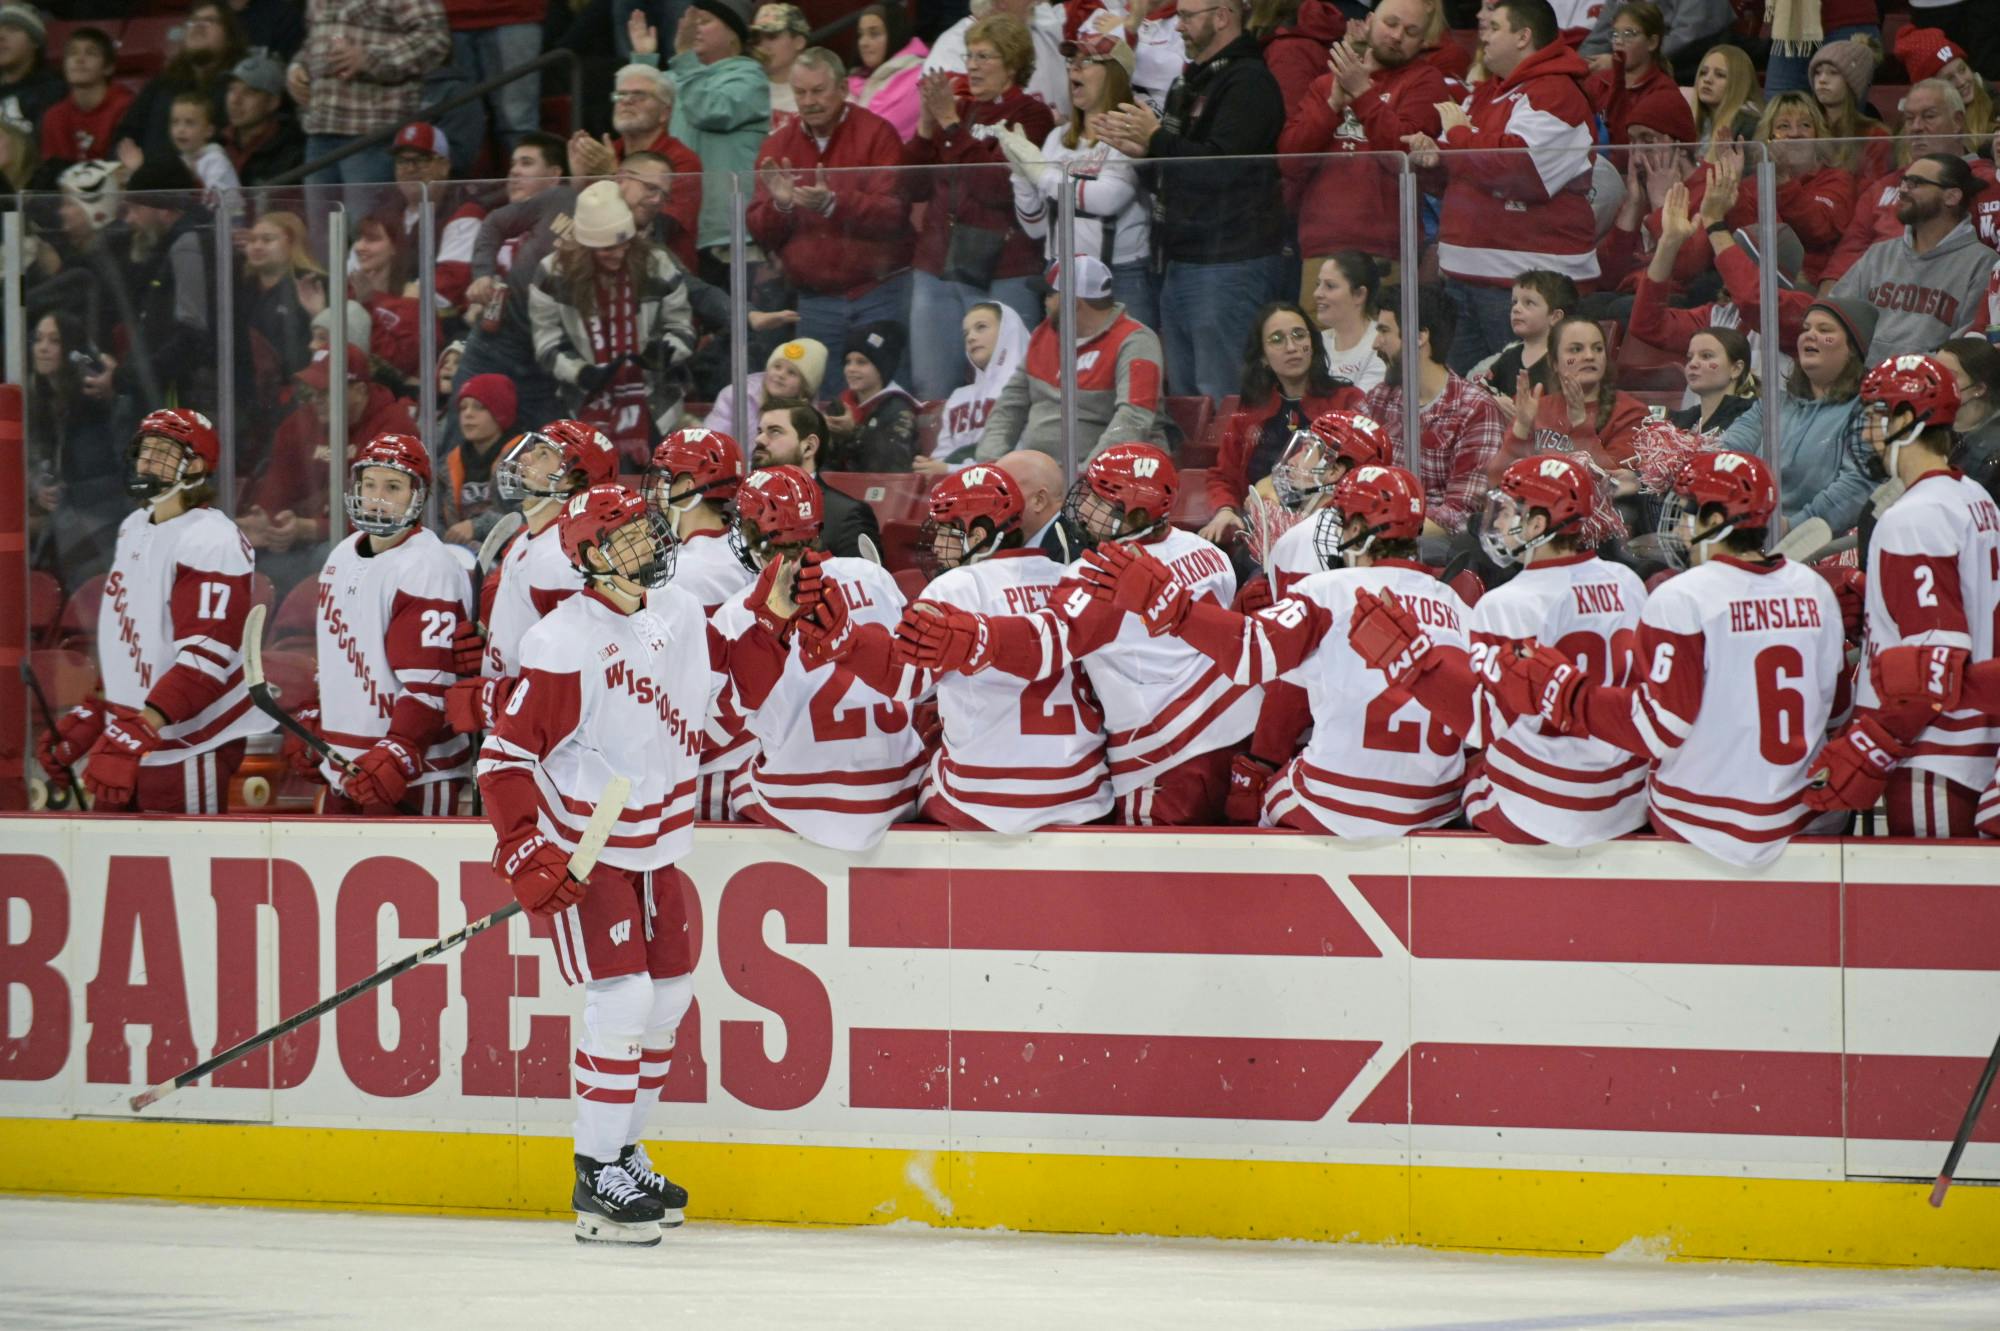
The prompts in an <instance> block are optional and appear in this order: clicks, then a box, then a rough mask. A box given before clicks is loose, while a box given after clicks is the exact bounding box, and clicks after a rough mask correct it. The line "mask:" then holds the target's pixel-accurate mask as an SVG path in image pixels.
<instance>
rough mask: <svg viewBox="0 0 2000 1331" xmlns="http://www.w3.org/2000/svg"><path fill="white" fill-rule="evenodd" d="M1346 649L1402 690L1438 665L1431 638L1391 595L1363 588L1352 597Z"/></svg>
mask: <svg viewBox="0 0 2000 1331" xmlns="http://www.w3.org/2000/svg"><path fill="white" fill-rule="evenodd" d="M1347 645H1348V646H1349V647H1352V648H1353V649H1354V654H1355V655H1356V656H1359V657H1360V658H1361V659H1362V660H1363V661H1365V662H1366V663H1367V664H1368V666H1369V668H1371V669H1374V670H1379V671H1381V672H1382V673H1383V674H1384V675H1386V676H1388V679H1389V682H1390V683H1391V684H1400V685H1403V686H1405V687H1407V686H1409V685H1410V684H1411V683H1413V682H1414V681H1415V680H1416V677H1417V676H1418V675H1421V674H1423V673H1424V672H1425V671H1427V670H1429V669H1431V668H1432V667H1433V666H1435V665H1436V664H1437V663H1438V662H1437V658H1436V657H1435V656H1434V655H1433V654H1432V648H1433V646H1434V644H1433V643H1432V642H1431V635H1430V634H1428V633H1426V632H1424V627H1423V625H1421V624H1419V623H1417V617H1416V616H1415V615H1413V614H1411V613H1410V610H1409V607H1408V606H1406V605H1404V604H1403V603H1402V601H1400V600H1398V599H1397V597H1396V593H1394V592H1383V593H1382V594H1381V595H1380V596H1377V595H1375V593H1373V592H1371V591H1369V590H1368V589H1367V588H1365V587H1364V588H1361V589H1359V590H1357V591H1356V592H1355V593H1354V617H1353V618H1352V619H1351V620H1349V621H1348V624H1347Z"/></svg>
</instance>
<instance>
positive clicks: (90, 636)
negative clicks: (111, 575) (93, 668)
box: [56, 573, 104, 656]
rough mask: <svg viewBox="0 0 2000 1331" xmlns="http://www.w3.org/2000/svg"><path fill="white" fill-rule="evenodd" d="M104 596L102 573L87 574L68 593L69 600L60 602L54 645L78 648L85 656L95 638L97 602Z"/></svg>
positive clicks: (76, 649) (72, 648)
mask: <svg viewBox="0 0 2000 1331" xmlns="http://www.w3.org/2000/svg"><path fill="white" fill-rule="evenodd" d="M103 599H104V575H103V574H102V573H100V574H98V575H97V576H96V577H94V578H87V579H85V580H84V582H83V585H81V586H80V587H78V588H77V589H76V590H75V591H73V592H71V593H70V596H69V601H68V603H67V604H65V605H64V606H63V612H62V618H61V620H59V621H58V622H57V624H56V645H57V646H58V647H67V648H70V649H71V650H73V651H79V652H82V653H84V654H85V655H86V656H88V655H89V654H90V650H91V647H92V645H93V644H94V643H95V642H96V641H97V606H98V603H99V602H100V601H102V600H103Z"/></svg>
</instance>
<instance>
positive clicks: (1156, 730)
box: [989, 528, 1263, 795]
mask: <svg viewBox="0 0 2000 1331" xmlns="http://www.w3.org/2000/svg"><path fill="white" fill-rule="evenodd" d="M1145 548H1146V550H1147V551H1148V552H1149V553H1151V554H1152V555H1153V556H1154V557H1156V558H1157V559H1159V560H1160V562H1161V563H1163V564H1165V565H1167V567H1168V568H1170V569H1172V570H1173V571H1174V573H1175V574H1176V576H1178V577H1179V578H1180V580H1181V582H1182V583H1183V584H1184V585H1185V586H1186V587H1187V588H1188V591H1189V593H1190V594H1191V595H1193V596H1194V597H1196V598H1197V599H1198V600H1202V601H1212V602H1214V603H1215V604H1217V605H1222V606H1227V605H1228V604H1230V602H1231V601H1233V600H1235V598H1236V572H1235V570H1234V569H1232V568H1231V567H1230V566H1229V558H1228V556H1226V555H1224V554H1223V553H1222V551H1221V550H1219V549H1217V548H1216V547H1215V545H1214V544H1213V543H1212V542H1209V541H1205V540H1203V539H1202V538H1201V537H1199V536H1196V535H1195V534H1194V533H1193V532H1187V531H1182V530H1180V529H1179V528H1170V529H1168V531H1167V532H1166V534H1165V535H1163V536H1161V537H1160V538H1159V539H1157V540H1154V541H1150V542H1148V543H1147V544H1146V547H1145ZM1063 575H1064V576H1063V581H1062V582H1061V583H1060V584H1058V585H1057V587H1056V590H1055V592H1054V593H1052V594H1051V596H1050V599H1049V603H1048V605H1047V606H1045V607H1043V608H1042V609H1040V610H1037V611H1034V612H1033V613H1032V614H1029V615H1026V616H1022V617H1017V616H1000V617H995V618H992V619H991V620H990V621H989V623H990V627H991V631H992V633H993V642H994V647H993V653H992V659H993V664H994V665H995V666H996V667H998V668H999V669H1001V670H1004V671H1007V672H1008V673H1009V674H1014V675H1019V676H1021V677H1022V678H1024V679H1030V680H1040V679H1046V678H1048V677H1049V676H1052V675H1057V674H1059V673H1061V672H1062V671H1063V670H1066V669H1067V668H1068V667H1069V665H1070V663H1071V662H1072V661H1077V660H1081V661H1082V662H1083V668H1084V670H1085V672H1087V673H1088V674H1089V676H1090V683H1091V687H1092V689H1093V690H1094V691H1095V692H1096V694H1097V698H1098V704H1099V705H1100V706H1101V707H1102V708H1103V710H1104V728H1105V732H1106V744H1107V756H1108V757H1109V759H1110V763H1111V791H1112V794H1114V795H1125V794H1129V793H1130V792H1132V791H1134V790H1138V789H1140V788H1141V787H1143V786H1146V785H1149V784H1150V783H1151V782H1152V781H1153V780H1154V779H1155V778H1156V777H1158V776H1159V775H1160V774H1161V773H1163V772H1165V771H1167V770H1168V769H1169V768H1173V767H1176V766H1178V765H1180V764H1181V763H1184V762H1186V761H1187V760H1188V759H1190V758H1197V757H1199V756H1201V755H1202V754H1204V753H1210V752H1213V751H1214V750H1216V749H1220V748H1225V747H1227V746H1228V745H1231V744H1235V743H1236V742H1237V741H1239V740H1241V739H1242V738H1243V737H1244V736H1245V735H1248V734H1249V733H1250V731H1251V728H1252V727H1254V726H1255V725H1256V724H1257V708H1258V705H1259V704H1260V703H1261V702H1262V701H1263V690H1262V689H1261V688H1257V687H1253V686H1246V685H1243V684H1239V683H1233V682H1231V680H1230V679H1229V677H1228V676H1227V674H1226V673H1225V672H1224V671H1223V669H1222V667H1221V666H1219V665H1217V664H1216V663H1215V662H1213V661H1211V660H1209V659H1208V658H1207V657H1205V656H1203V655H1202V654H1201V653H1200V652H1199V651H1196V650H1195V649H1194V648H1192V647H1190V646H1188V645H1187V644H1186V643H1184V642H1180V641H1178V640H1176V639H1174V638H1171V637H1162V638H1155V637H1152V636H1150V635H1148V634H1147V632H1146V625H1145V622H1144V621H1143V620H1141V619H1140V618H1139V617H1138V616H1136V615H1128V614H1125V613H1123V612H1122V611H1119V610H1117V609H1115V608H1113V607H1112V606H1111V605H1110V604H1109V603H1108V602H1105V601H1100V600H1098V599H1097V598H1096V597H1095V596H1093V595H1091V592H1090V588H1089V587H1088V586H1087V585H1086V584H1085V583H1084V582H1083V581H1082V578H1081V576H1080V561H1079V563H1078V564H1071V565H1070V566H1069V567H1068V568H1067V569H1065V570H1063Z"/></svg>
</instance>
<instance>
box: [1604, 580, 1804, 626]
mask: <svg viewBox="0 0 2000 1331" xmlns="http://www.w3.org/2000/svg"><path fill="white" fill-rule="evenodd" d="M1727 567H1728V566H1727V565H1723V564H1700V565H1697V566H1696V567H1694V568H1691V569H1685V570H1683V571H1682V572H1680V573H1678V574H1676V575H1675V576H1673V577H1671V578H1668V579H1667V580H1666V581H1665V582H1663V583H1661V584H1660V585H1659V587H1658V588H1656V589H1655V590H1654V592H1653V594H1652V595H1651V596H1649V597H1647V598H1646V608H1645V609H1644V610H1642V611H1641V612H1640V613H1639V622H1640V623H1641V624H1644V625H1647V626H1648V627H1651V628H1656V629H1664V630H1665V631H1666V632H1668V633H1699V632H1701V629H1702V624H1703V622H1704V621H1705V620H1706V619H1707V618H1708V614H1709V611H1710V610H1711V609H1712V608H1719V607H1720V606H1722V605H1724V604H1726V603H1727V601H1728V598H1727V597H1726V596H1724V595H1721V592H1722V582H1723V579H1724V578H1726V577H1727V574H1726V572H1725V570H1726V569H1727ZM1814 576H1815V577H1818V575H1817V574H1814ZM1821 581H1822V582H1823V581H1824V579H1821Z"/></svg>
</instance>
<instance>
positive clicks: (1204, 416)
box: [1167, 397, 1215, 445]
mask: <svg viewBox="0 0 2000 1331" xmlns="http://www.w3.org/2000/svg"><path fill="white" fill-rule="evenodd" d="M1167 415H1168V416H1170V417H1172V418H1173V422H1174V426H1175V428H1177V429H1178V430H1179V431H1180V432H1181V442H1182V443H1183V445H1185V443H1186V442H1187V441H1188V440H1190V439H1200V438H1202V437H1203V436H1204V435H1206V434H1207V433H1208V426H1209V423H1210V422H1211V421H1213V420H1214V419H1215V404H1214V403H1213V402H1211V401H1209V400H1208V399H1207V398H1205V397H1170V398H1168V399H1167Z"/></svg>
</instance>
